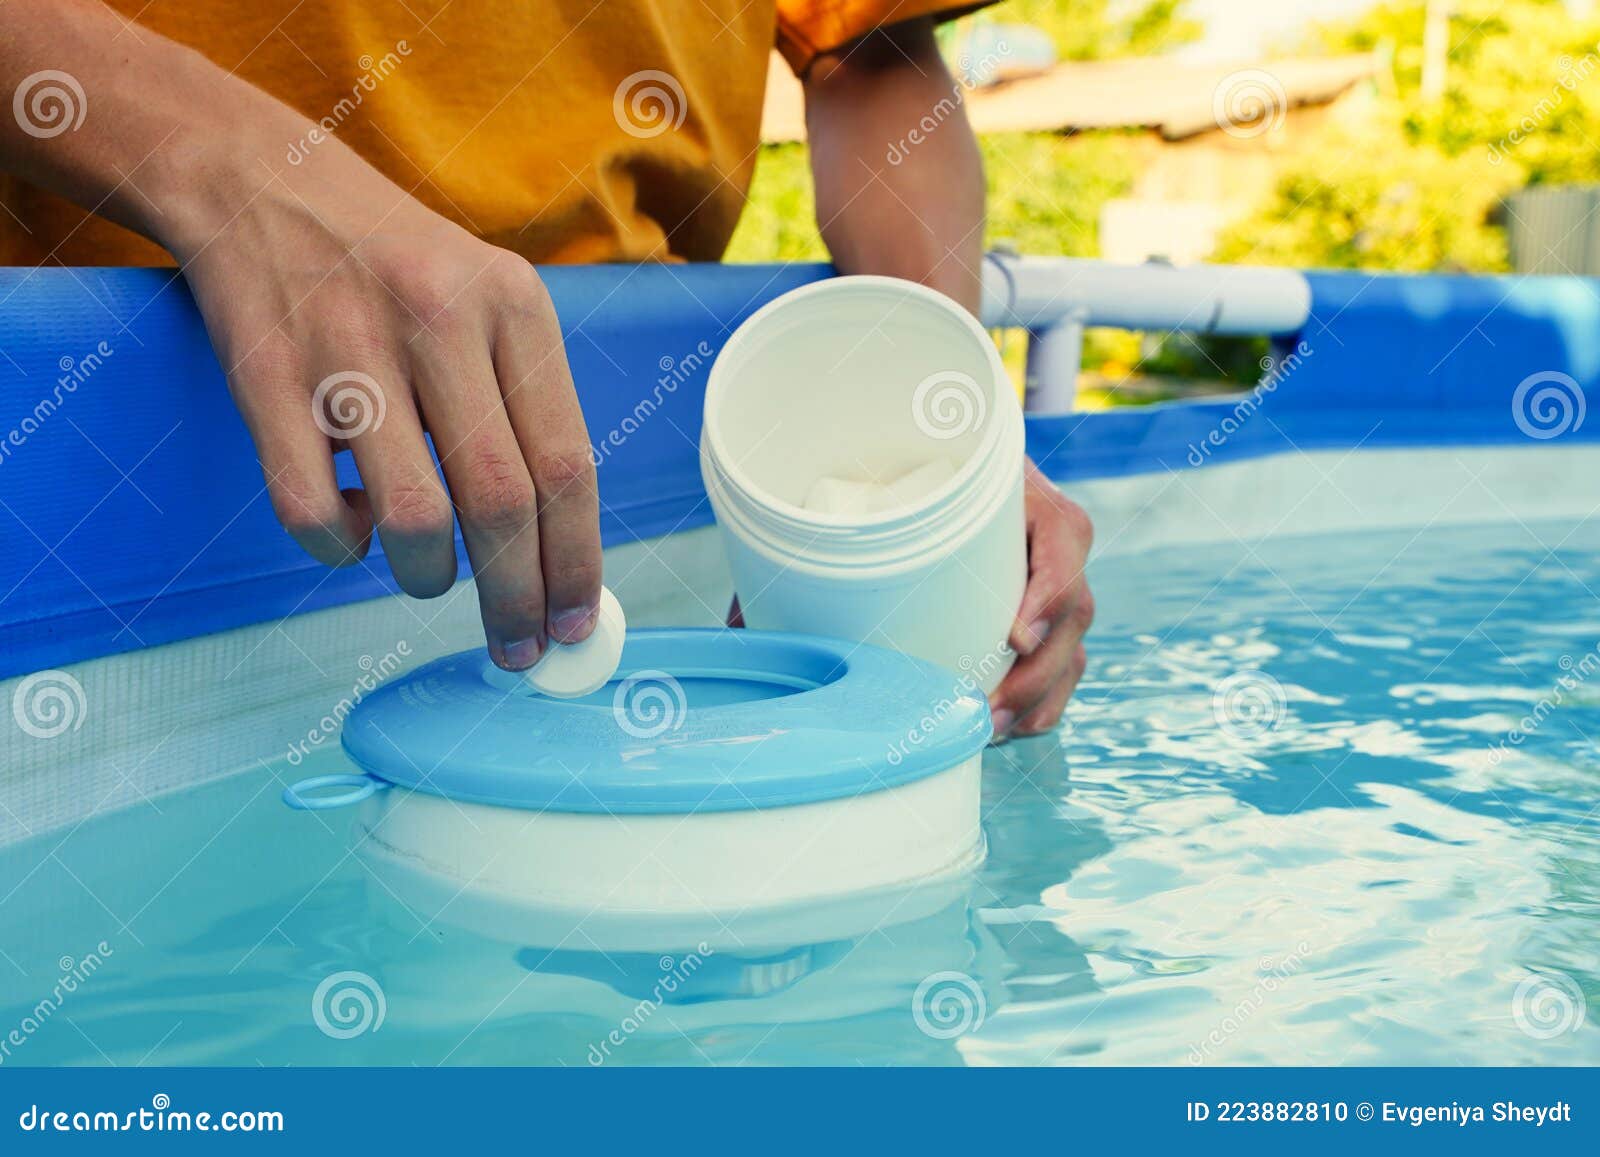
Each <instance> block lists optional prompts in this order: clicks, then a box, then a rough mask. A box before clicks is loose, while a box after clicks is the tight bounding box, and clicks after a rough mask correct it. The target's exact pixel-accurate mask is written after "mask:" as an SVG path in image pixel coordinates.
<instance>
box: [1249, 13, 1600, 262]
mask: <svg viewBox="0 0 1600 1157" xmlns="http://www.w3.org/2000/svg"><path fill="white" fill-rule="evenodd" d="M1424 15H1425V5H1424V4H1423V3H1422V2H1421V0H1405V2H1390V3H1384V4H1380V5H1378V6H1377V7H1375V8H1373V9H1371V10H1370V11H1368V12H1366V13H1364V14H1363V15H1361V16H1360V17H1357V18H1356V19H1353V20H1349V21H1344V22H1339V23H1332V24H1324V25H1321V26H1319V27H1317V28H1316V29H1315V30H1314V32H1313V34H1312V36H1311V38H1310V39H1311V43H1310V45H1309V47H1310V48H1311V50H1313V51H1321V52H1373V51H1376V52H1380V53H1383V54H1384V55H1385V56H1386V57H1387V58H1388V59H1389V60H1390V61H1391V62H1392V66H1393V74H1394V85H1393V90H1392V92H1391V93H1390V94H1389V95H1388V96H1387V97H1386V98H1385V100H1384V101H1383V106H1382V108H1381V109H1380V111H1379V113H1378V114H1377V115H1376V116H1375V117H1374V118H1373V119H1372V121H1371V122H1370V123H1369V124H1367V125H1366V126H1364V127H1357V128H1353V129H1349V130H1341V131H1339V132H1335V133H1332V134H1330V136H1329V137H1328V138H1327V139H1326V140H1325V141H1323V142H1320V143H1319V148H1318V149H1317V150H1316V153H1315V155H1312V156H1306V157H1303V158H1301V159H1299V160H1297V161H1294V162H1291V163H1290V164H1288V165H1287V166H1286V167H1285V169H1284V170H1283V171H1282V173H1281V174H1280V176H1279V179H1278V181H1277V183H1276V186H1275V188H1274V189H1273V192H1272V194H1271V196H1270V197H1269V198H1268V199H1267V201H1266V202H1265V203H1264V204H1263V206H1262V207H1261V209H1260V211H1259V212H1258V213H1257V214H1256V215H1255V216H1253V217H1252V218H1251V219H1249V220H1247V221H1244V222H1241V223H1240V224H1238V225H1236V226H1235V227H1234V228H1233V229H1231V230H1230V231H1229V232H1228V234H1227V235H1226V236H1225V238H1224V239H1223V241H1222V243H1221V245H1220V246H1219V248H1218V251H1217V257H1218V258H1219V259H1221V260H1230V261H1254V262H1264V263H1270V264H1289V265H1301V266H1306V265H1310V266H1317V265H1322V266H1360V267H1370V268H1382V269H1402V270H1430V269H1464V270H1472V271H1494V270H1499V269H1503V268H1505V265H1506V243H1505V234H1504V230H1503V229H1502V228H1501V227H1500V226H1499V225H1497V224H1495V223H1494V222H1493V221H1492V220H1491V217H1492V216H1493V210H1494V209H1495V207H1496V205H1497V204H1498V203H1499V201H1500V199H1501V198H1502V197H1504V196H1505V195H1506V194H1507V193H1509V192H1512V191H1514V190H1515V189H1517V188H1519V187H1521V186H1522V185H1524V184H1541V183H1566V182H1573V181H1597V180H1600V48H1597V44H1600V20H1595V19H1592V18H1584V17H1580V16H1576V15H1574V13H1573V11H1572V10H1570V9H1569V8H1568V7H1567V6H1566V5H1565V4H1563V3H1561V0H1456V2H1455V3H1454V4H1453V5H1452V9H1451V13H1450V19H1449V24H1448V27H1449V37H1448V52H1447V56H1446V61H1447V65H1446V76H1445V87H1444V91H1443V94H1442V95H1441V96H1440V97H1439V98H1438V99H1437V100H1426V99H1424V97H1423V95H1422V67H1423V48H1422V40H1423V21H1424Z"/></svg>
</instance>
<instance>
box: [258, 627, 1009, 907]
mask: <svg viewBox="0 0 1600 1157" xmlns="http://www.w3.org/2000/svg"><path fill="white" fill-rule="evenodd" d="M603 618H604V615H602V619H603ZM989 735H990V721H989V709H988V705H987V703H986V702H985V700H984V699H983V697H982V696H981V694H979V693H977V692H975V691H973V690H971V688H970V681H963V680H962V679H961V678H960V677H959V676H958V675H957V674H956V673H955V672H953V671H947V670H945V669H943V668H940V667H936V666H934V665H932V664H930V663H927V662H925V661H922V660H919V659H914V658H911V657H909V656H907V655H904V654H900V653H898V652H894V651H888V650H884V649H881V648H878V647H873V646H864V645H859V644H854V643H848V642H844V641H840V640H836V639H827V638H821V637H817V636H810V635H797V634H778V633H769V632H763V631H747V630H725V629H715V630H712V629H682V630H674V629H646V630H635V631H630V632H629V633H628V634H627V639H626V642H625V644H624V645H623V647H622V650H621V656H620V662H619V663H618V664H617V666H616V669H615V672H614V674H613V675H612V676H611V678H610V679H609V681H607V682H606V683H605V684H604V685H603V686H601V687H599V688H598V689H596V690H593V691H591V692H589V693H588V694H584V695H578V696H576V697H574V698H566V699H559V698H553V697H551V696H549V695H546V694H542V693H540V692H539V691H537V690H535V689H534V687H533V686H532V685H530V682H529V680H527V679H525V678H523V677H521V676H515V675H509V674H507V673H506V672H503V671H501V670H499V669H498V668H496V667H495V666H494V665H493V664H492V663H491V662H490V660H489V657H488V655H487V654H486V653H485V652H484V651H483V650H482V649H481V648H480V649H475V650H472V651H464V652H462V653H460V654H456V655H450V656H448V657H446V658H442V659H438V660H436V661H434V662H431V663H428V664H426V665H424V666H422V667H420V668H418V669H416V670H414V671H412V672H409V673H407V674H405V675H402V676H399V677H397V678H395V679H392V680H390V681H389V682H388V683H385V684H384V685H383V686H381V687H379V688H378V689H377V690H376V691H374V692H373V693H372V694H370V695H369V696H367V697H366V698H365V699H363V700H362V701H361V703H360V704H358V705H357V706H356V708H355V710H354V711H352V712H351V714H350V716H349V718H348V719H347V720H346V721H345V726H344V733H343V746H344V751H345V753H346V754H347V755H348V756H349V758H350V759H351V760H352V761H353V762H354V763H355V765H356V767H358V768H359V769H360V771H359V772H358V773H350V774H338V775H323V776H318V777H314V778H312V779H308V780H303V781H302V782H300V783H297V784H295V785H294V786H293V787H290V788H288V789H287V790H285V792H284V802H285V803H287V804H288V805H289V806H291V807H295V808H300V809H306V810H325V809H330V808H339V807H346V806H356V807H358V808H359V811H358V817H357V822H356V824H355V829H354V833H353V838H354V839H355V841H356V842H357V844H358V845H359V846H360V849H361V851H362V853H363V855H367V856H372V857H379V858H383V857H387V858H391V859H393V860H395V861H397V862H402V863H404V864H405V865H406V867H407V868H408V869H410V870H416V871H422V872H426V873H429V874H431V875H433V876H437V877H440V878H442V879H445V880H449V881H454V882H455V883H456V886H457V887H458V888H463V889H468V890H470V891H472V892H475V893H485V894H492V895H499V896H502V897H506V898H510V899H514V900H517V901H521V902H529V901H532V902H535V903H539V904H543V905H549V906H554V907H558V908H565V909H573V910H578V911H593V910H604V911H612V912H617V911H635V912H649V913H653V914H662V915H671V914H673V913H685V914H689V913H701V912H707V911H716V910H718V909H735V910H747V909H751V908H755V907H762V906H768V905H779V904H787V903H793V902H804V901H808V900H816V899H823V898H827V897H830V896H835V895H840V894H844V893H850V892H855V891H858V890H860V889H866V888H881V887H885V886H892V885H896V884H902V883H908V882H913V881H918V880H924V879H928V878H933V877H937V876H940V875H941V874H944V873H951V872H959V871H962V870H964V869H966V868H967V867H969V866H970V865H971V864H973V863H974V862H976V861H977V859H979V858H980V857H981V854H982V847H983V842H982V834H981V831H980V828H979V825H978V799H979V770H980V762H981V759H982V754H983V748H984V745H985V743H986V742H987V741H988V739H989Z"/></svg>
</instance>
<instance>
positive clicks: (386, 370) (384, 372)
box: [313, 365, 456, 599]
mask: <svg viewBox="0 0 1600 1157" xmlns="http://www.w3.org/2000/svg"><path fill="white" fill-rule="evenodd" d="M313 404H314V405H318V406H320V409H319V411H318V413H317V414H316V415H315V417H316V420H317V422H318V424H319V425H320V426H322V427H323V428H324V429H329V430H332V431H333V432H334V433H335V436H336V437H338V438H339V439H340V440H342V441H344V442H346V443H348V444H349V446H350V449H351V452H352V453H353V454H354V455H355V459H356V466H357V468H358V469H359V470H360V471H361V481H362V483H363V484H364V485H365V486H366V490H367V498H368V499H369V500H370V503H371V515H372V519H373V522H374V523H375V524H376V528H377V531H378V537H379V539H380V540H381V541H382V542H383V552H384V555H385V556H386V557H387V558H388V560H389V567H390V569H391V570H393V572H394V577H395V580H396V581H397V582H398V583H399V584H400V589H401V590H403V591H405V592H406V593H407V594H409V595H412V596H414V597H416V598H423V599H426V598H433V597H434V596H436V595H440V594H443V593H444V592H445V591H447V590H449V589H450V585H451V584H452V583H454V582H455V578H456V551H455V534H454V530H455V519H454V517H453V515H452V513H451V510H450V500H449V499H448V498H447V497H446V496H445V492H444V486H443V485H442V484H441V483H440V481H439V475H438V473H437V472H436V471H435V470H434V466H433V459H432V457H431V456H430V455H429V453H428V445H427V443H426V442H425V441H424V440H423V436H422V422H421V420H420V419H419V418H418V416H417V410H416V406H415V404H414V402H413V401H412V395H411V389H410V385H409V382H408V381H407V378H406V375H405V374H404V373H403V372H402V371H401V370H400V369H399V368H397V367H396V366H394V365H390V366H387V367H383V368H381V369H380V370H379V372H378V373H377V374H375V375H369V374H366V373H361V372H357V371H350V370H341V371H335V372H333V373H330V374H328V375H325V376H324V377H323V378H322V379H321V380H320V382H319V383H318V385H317V388H316V391H315V392H314V394H313Z"/></svg>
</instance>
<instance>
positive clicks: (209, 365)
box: [0, 265, 1600, 677]
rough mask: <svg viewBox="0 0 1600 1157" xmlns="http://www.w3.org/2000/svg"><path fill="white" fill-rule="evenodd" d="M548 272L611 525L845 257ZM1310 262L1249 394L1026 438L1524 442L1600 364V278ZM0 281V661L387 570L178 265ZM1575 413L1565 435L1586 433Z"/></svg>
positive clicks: (681, 467)
mask: <svg viewBox="0 0 1600 1157" xmlns="http://www.w3.org/2000/svg"><path fill="white" fill-rule="evenodd" d="M541 272H542V273H543V275H544V277H545V279H546V281H547V283H548V285H549V287H550V291H551V294H552V295H553V297H554V300H555V303H556V308H557V311H558V313H559V314H560V317H561V320H562V327H563V330H564V332H565V335H566V345H567V354H568V358H569V360H570V362H571V365H572V371H573V376H574V378H575V379H576V381H577V383H578V389H579V392H580V395H581V397H582V401H583V406H584V411H585V414H586V417H587V420H588V424H589V432H590V437H591V440H592V442H593V444H594V448H595V457H596V459H597V461H598V465H599V477H600V489H601V499H602V516H601V522H602V530H603V534H604V537H605V540H606V542H607V544H608V545H609V544H615V543H618V542H623V541H627V540H629V539H634V538H642V537H649V536H653V535H658V534H663V533H667V532H670V531H675V530H680V529H685V528H688V527H692V526H697V525H700V524H703V523H706V522H709V521H710V520H711V512H710V509H709V507H708V506H707V504H706V501H705V495H704V492H703V490H702V489H701V484H700V471H699V464H698V456H697V443H698V439H699V428H700V411H701V401H702V397H703V393H704V389H705V382H706V373H707V371H708V370H709V368H710V364H711V362H712V360H713V359H714V358H715V356H716V354H717V352H718V350H720V348H721V346H722V343H723V342H724V341H725V340H726V339H727V338H728V336H729V335H730V334H731V333H732V332H733V330H734V328H735V327H736V326H737V325H738V324H739V323H740V322H741V321H742V320H743V319H744V318H745V317H746V316H748V315H749V314H750V313H751V312H753V311H754V310H755V309H757V308H758V307H759V306H761V305H762V304H763V303H765V302H766V301H768V300H770V299H771V298H773V297H775V296H777V295H779V294H781V293H784V292H786V291H787V290H790V289H793V288H795V287H796V286H799V285H802V284H805V283H807V282H810V281H814V280H816V279H819V278H822V277H826V276H829V275H830V274H831V272H832V271H831V270H830V269H829V268H828V267H827V266H818V265H790V266H737V265H735V266H695V265H680V266H640V267H632V268H627V267H583V268H574V267H567V268H550V269H545V270H542V271H541ZM1308 280H1309V281H1310V284H1311V288H1312V315H1311V318H1310V321H1309V322H1308V323H1307V325H1306V326H1305V328H1304V329H1303V331H1302V332H1301V333H1300V334H1298V335H1293V336H1290V337H1288V338H1285V339H1280V341H1279V343H1278V344H1279V348H1280V353H1281V355H1282V360H1281V361H1280V363H1279V365H1278V367H1277V368H1276V369H1274V370H1272V371H1270V372H1269V373H1268V375H1267V377H1266V379H1264V382H1263V385H1262V386H1261V387H1258V388H1257V390H1256V391H1254V393H1253V394H1245V395H1241V396H1239V397H1230V398H1227V399H1224V400H1215V401H1206V402H1199V403H1174V404H1167V405H1158V406H1150V407H1140V408H1129V409H1122V410H1112V411H1109V412H1103V413H1092V414H1068V415H1062V416H1047V417H1030V419H1029V425H1028V445H1029V449H1030V452H1031V453H1032V455H1033V456H1034V458H1035V459H1036V460H1037V461H1038V462H1039V463H1040V465H1041V466H1042V467H1043V468H1044V469H1045V471H1046V472H1047V473H1048V474H1050V476H1051V477H1053V478H1055V479H1057V480H1063V481H1065V480H1071V479H1078V478H1086V477H1093V476H1104V475H1115V474H1128V473H1138V472H1144V471H1158V470H1184V469H1191V468H1195V467H1197V466H1200V467H1203V466H1206V465H1210V464H1214V463H1217V462H1227V461H1237V460H1239V459H1242V458H1248V457H1253V456H1258V455H1263V454H1271V453H1276V452H1280V451H1284V450H1288V449H1291V448H1298V449H1300V450H1313V449H1329V448H1340V447H1351V446H1357V445H1360V446H1363V447H1379V446H1408V445H1409V446H1421V445H1441V444H1492V443H1505V444H1522V445H1528V444H1529V440H1530V437H1531V436H1530V435H1529V434H1528V433H1527V432H1526V431H1525V426H1524V424H1519V423H1518V422H1517V421H1516V420H1514V415H1513V409H1512V399H1513V396H1514V394H1515V393H1516V391H1517V388H1518V386H1519V384H1521V383H1523V382H1524V381H1526V380H1527V379H1528V378H1529V377H1530V376H1531V375H1536V374H1547V375H1567V376H1569V377H1570V378H1571V379H1573V380H1574V382H1575V384H1576V389H1577V390H1578V391H1579V393H1578V400H1579V402H1580V403H1581V401H1582V398H1583V392H1584V391H1588V390H1590V389H1592V388H1593V387H1594V386H1595V384H1596V382H1597V379H1600V293H1597V284H1600V283H1596V282H1594V281H1590V280H1587V279H1582V278H1533V277H1527V278H1487V277H1404V276H1391V275H1373V274H1366V273H1317V274H1310V275H1308ZM0 301H3V303H4V304H3V310H0V677H3V676H8V675H15V674H19V673H23V672H28V671H34V670H38V669H41V668H44V667H50V666H60V665H62V664H65V663H68V662H73V661H77V660H81V659H87V658H91V657H95V656H99V655H106V654H111V653H115V652H120V651H127V650H131V649H134V648H138V647H144V646H151V645H154V644H159V643H165V642H169V641H172V640H175V639H180V638H186V637H189V636H193V635H197V634H201V633H205V632H209V631H216V630H221V629H224V628H229V627H235V626H240V625H243V624H246V623H252V622H260V621H266V620H271V619H274V618H280V617H283V616H285V615H289V614H293V613H296V612H299V611H305V610H311V609H315V608H318V607H325V606H330V605H334V604H338V603H344V602H349V601H353V600H357V599H364V598H370V597H373V596H375V595H378V594H382V593H384V592H387V591H390V590H392V589H394V588H393V582H392V580H391V578H390V577H389V574H388V568H387V567H386V566H385V565H384V564H383V562H382V561H381V556H380V548H379V547H378V546H377V544H374V547H373V554H372V556H371V557H369V559H368V560H367V562H366V564H365V565H362V566H355V567H350V568H346V569H343V570H338V571H330V570H327V569H325V568H323V567H321V566H319V565H318V564H316V563H314V562H313V561H311V560H310V559H309V558H307V557H306V556H305V555H304V554H302V553H301V552H300V550H299V549H298V547H296V545H295V544H294V543H293V542H292V541H291V540H290V539H289V538H288V536H287V535H285V534H284V533H283V531H282V530H281V529H279V527H278V525H277V522H276V520H275V519H274V517H273V514H272V510H271V507H270V505H269V503H268V501H267V496H266V493H265V490H264V488H263V485H262V478H261V472H260V469H259V466H258V465H257V462H256V459H255V455H254V451H253V448H252V446H251V443H250V440H249V437H248V436H247V434H246V431H245V428H244V426H243V424H242V423H241V421H240V419H239V417H238V415H237V413H236V412H235V410H234V408H233V404H232V402H231V400H230V398H229V396H228V392H227V389H226V386H225V384H224V382H223V377H222V372H221V369H220V367H219V366H218V364H217V361H216V358H215V357H214V356H213V355H212V352H211V347H210V344H209V342H208V340H207V338H206V333H205V329H204V327H203V325H202V323H201V321H200V318H199V315H198V313H197V312H196V310H195V308H194V304H193V302H192V301H191V299H190V297H189V295H188V292H187V290H186V288H185V287H184V284H183V282H182V280H181V279H180V278H178V277H177V275H176V274H175V272H174V271H172V270H159V269H38V270H28V269H5V270H0ZM1267 394H1270V395H1271V399H1270V406H1266V410H1267V412H1266V413H1264V414H1261V415H1260V416H1259V417H1257V416H1256V415H1255V409H1256V408H1257V407H1258V406H1265V405H1266V395H1267ZM1577 417H1578V421H1577V424H1575V425H1572V427H1571V428H1570V429H1569V430H1568V431H1567V432H1566V434H1565V440H1571V439H1583V440H1587V439H1592V438H1593V437H1595V427H1594V426H1585V425H1583V424H1582V422H1581V411H1580V413H1579V415H1577ZM1219 430H1225V431H1226V432H1227V436H1226V437H1225V438H1216V437H1213V436H1212V435H1213V432H1215V431H1219ZM1535 436H1536V435H1535ZM340 457H341V465H340V470H341V478H342V479H343V480H344V481H345V482H346V484H350V485H354V484H356V481H357V480H356V477H355V472H354V468H353V464H352V463H351V462H349V460H348V458H349V456H348V455H341V456H340ZM464 565H465V558H464V556H463V566H464Z"/></svg>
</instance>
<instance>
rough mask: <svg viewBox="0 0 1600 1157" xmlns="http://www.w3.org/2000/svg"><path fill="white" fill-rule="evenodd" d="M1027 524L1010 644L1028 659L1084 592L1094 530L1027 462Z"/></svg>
mask: <svg viewBox="0 0 1600 1157" xmlns="http://www.w3.org/2000/svg"><path fill="white" fill-rule="evenodd" d="M1024 507H1025V510H1026V512H1027V524H1028V585H1027V589H1026V590H1025V591H1024V592H1023V595H1022V605H1021V606H1020V607H1019V608H1018V610H1017V617H1016V621H1015V622H1014V623H1013V624H1012V628H1011V635H1010V642H1011V646H1012V647H1013V649H1015V650H1016V652H1017V653H1018V654H1019V655H1024V656H1027V655H1032V654H1033V653H1034V651H1035V650H1037V649H1038V648H1039V647H1040V646H1041V645H1042V644H1043V643H1044V641H1045V640H1046V638H1047V637H1048V636H1049V635H1050V632H1051V630H1052V629H1053V627H1054V625H1055V624H1056V622H1057V621H1058V620H1059V619H1061V618H1062V616H1064V615H1065V614H1066V613H1067V612H1068V610H1069V609H1070V608H1071V607H1072V605H1073V603H1074V601H1075V600H1076V599H1077V597H1078V594H1079V592H1080V591H1081V590H1082V589H1084V584H1083V568H1084V564H1085V563H1086V562H1087V561H1088V557H1089V547H1090V544H1091V543H1092V541H1093V538H1094V528H1093V527H1092V526H1091V524H1090V522H1089V517H1088V515H1087V514H1085V513H1084V512H1083V508H1082V507H1080V506H1078V505H1077V504H1076V503H1075V502H1072V501H1071V500H1070V499H1068V498H1066V497H1065V496H1064V495H1062V494H1061V492H1060V491H1058V490H1057V489H1056V488H1055V486H1054V485H1053V484H1052V483H1051V482H1050V481H1049V479H1047V478H1045V477H1044V475H1043V474H1041V473H1040V472H1039V471H1038V469H1037V468H1036V467H1034V466H1033V465H1032V464H1031V463H1030V464H1029V466H1028V477H1027V481H1026V491H1025V496H1024Z"/></svg>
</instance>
